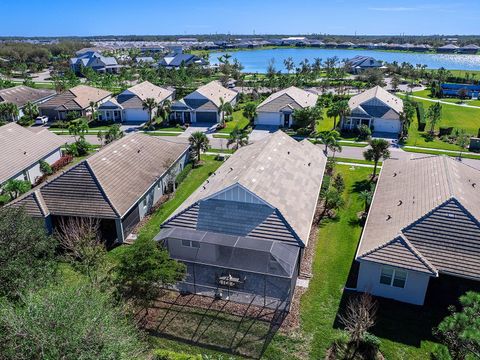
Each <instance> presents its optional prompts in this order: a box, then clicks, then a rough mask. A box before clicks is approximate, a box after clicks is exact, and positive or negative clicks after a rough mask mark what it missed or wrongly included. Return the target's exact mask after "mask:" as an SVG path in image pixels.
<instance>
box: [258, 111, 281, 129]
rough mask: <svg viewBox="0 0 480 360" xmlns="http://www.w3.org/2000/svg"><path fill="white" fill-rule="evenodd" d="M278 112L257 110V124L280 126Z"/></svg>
mask: <svg viewBox="0 0 480 360" xmlns="http://www.w3.org/2000/svg"><path fill="white" fill-rule="evenodd" d="M280 116H281V115H280V113H278V112H276V113H269V112H259V113H258V115H257V121H256V122H255V123H256V124H257V125H275V126H280V125H282V124H281V121H280Z"/></svg>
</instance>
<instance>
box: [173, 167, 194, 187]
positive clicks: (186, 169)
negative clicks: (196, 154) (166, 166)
mask: <svg viewBox="0 0 480 360" xmlns="http://www.w3.org/2000/svg"><path fill="white" fill-rule="evenodd" d="M191 170H192V163H191V162H190V163H188V164H187V165H186V166H185V167H184V168H183V170H182V171H180V173H179V174H178V175H177V177H176V179H175V182H176V184H177V186H178V185H180V184H181V183H182V182H183V181H184V180H185V178H186V177H187V175H188V173H189V172H190V171H191Z"/></svg>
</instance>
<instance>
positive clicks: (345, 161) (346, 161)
mask: <svg viewBox="0 0 480 360" xmlns="http://www.w3.org/2000/svg"><path fill="white" fill-rule="evenodd" d="M335 160H336V161H338V162H344V163H350V164H364V165H373V161H367V160H363V159H348V158H342V157H336V158H335ZM378 166H382V162H381V161H379V162H378Z"/></svg>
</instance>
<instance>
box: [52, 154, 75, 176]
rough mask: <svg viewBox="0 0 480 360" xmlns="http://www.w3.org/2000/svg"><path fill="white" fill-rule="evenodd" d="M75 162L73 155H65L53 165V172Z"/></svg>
mask: <svg viewBox="0 0 480 360" xmlns="http://www.w3.org/2000/svg"><path fill="white" fill-rule="evenodd" d="M72 161H73V156H72V155H63V156H62V157H61V158H60V159H58V160H57V161H55V162H54V163H53V164H52V165H51V168H52V171H53V172H54V173H55V172H57V171H58V170H60V169H61V168H63V167H64V166H66V165H68V164H70V163H71V162H72Z"/></svg>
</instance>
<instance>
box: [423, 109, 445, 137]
mask: <svg viewBox="0 0 480 360" xmlns="http://www.w3.org/2000/svg"><path fill="white" fill-rule="evenodd" d="M426 116H427V119H429V120H430V134H431V135H433V134H434V133H435V126H437V125H438V124H439V123H440V120H441V118H442V104H440V102H436V103H435V104H433V105H432V106H430V107H429V108H428V110H427V114H426Z"/></svg>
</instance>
